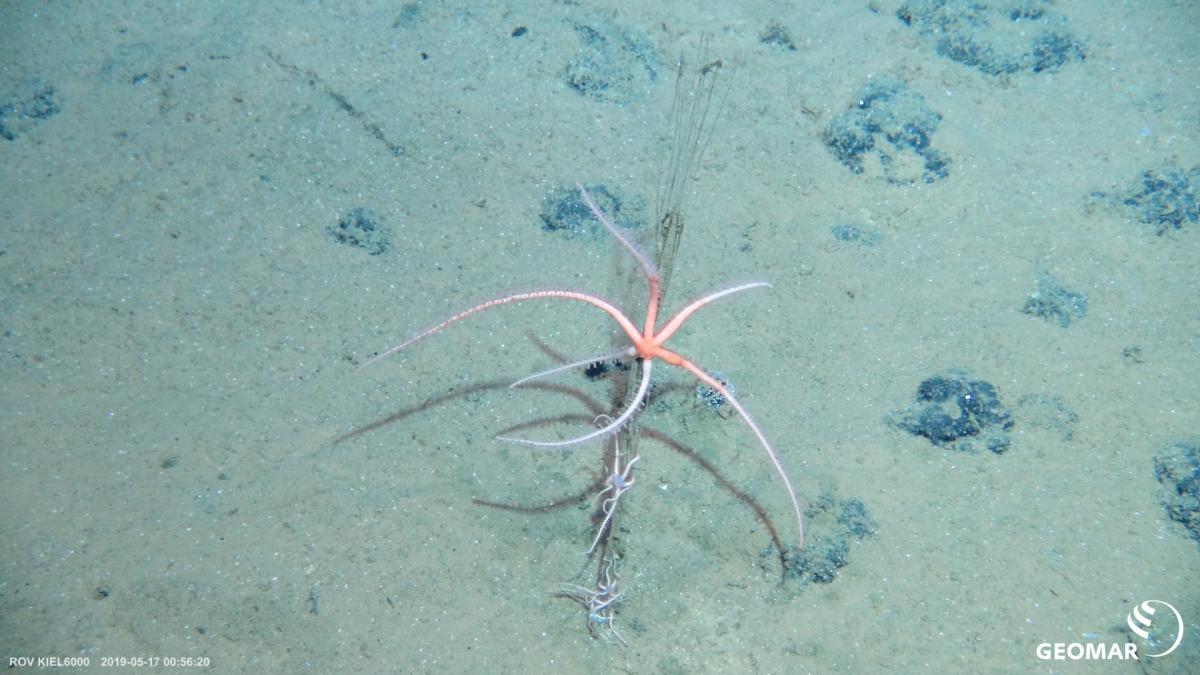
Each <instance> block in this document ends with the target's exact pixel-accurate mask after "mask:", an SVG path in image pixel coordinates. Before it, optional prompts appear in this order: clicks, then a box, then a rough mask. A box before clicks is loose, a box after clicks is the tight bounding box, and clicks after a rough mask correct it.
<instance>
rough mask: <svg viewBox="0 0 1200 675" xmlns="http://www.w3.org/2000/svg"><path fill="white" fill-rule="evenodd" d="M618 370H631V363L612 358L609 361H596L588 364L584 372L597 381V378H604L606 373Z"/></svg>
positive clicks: (590, 378)
mask: <svg viewBox="0 0 1200 675" xmlns="http://www.w3.org/2000/svg"><path fill="white" fill-rule="evenodd" d="M618 370H619V371H627V370H629V364H628V363H626V362H624V361H622V360H621V359H610V360H608V361H596V362H594V363H590V364H588V366H587V367H586V368H584V369H583V374H584V376H586V377H587V379H589V380H591V381H593V382H595V381H596V380H599V379H602V378H603V377H604V376H605V375H607V374H609V373H611V372H613V371H618Z"/></svg>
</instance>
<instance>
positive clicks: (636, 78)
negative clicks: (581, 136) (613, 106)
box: [562, 18, 659, 104]
mask: <svg viewBox="0 0 1200 675" xmlns="http://www.w3.org/2000/svg"><path fill="white" fill-rule="evenodd" d="M574 28H575V33H576V34H577V35H579V39H580V47H579V50H578V51H577V52H576V54H577V56H576V58H575V59H574V60H572V61H571V62H570V63H568V64H567V65H566V67H565V68H563V71H562V79H563V82H565V83H566V85H567V86H568V87H570V88H571V89H572V90H574V91H575V92H577V93H579V94H581V95H583V96H586V97H588V98H590V99H592V100H595V101H600V102H602V103H619V104H624V103H628V102H630V101H632V100H635V99H637V98H640V97H641V96H643V95H644V94H645V92H647V91H648V90H649V89H650V87H651V85H653V84H654V82H655V81H656V80H657V79H658V68H659V62H658V52H657V51H656V50H655V49H654V45H653V44H652V43H651V42H650V39H649V38H648V37H646V35H645V34H644V33H642V32H641V31H640V30H638V29H637V28H633V27H626V26H618V25H613V24H611V23H608V22H607V21H604V20H602V19H599V18H596V19H593V20H592V21H589V22H587V23H583V22H576V23H575V24H574Z"/></svg>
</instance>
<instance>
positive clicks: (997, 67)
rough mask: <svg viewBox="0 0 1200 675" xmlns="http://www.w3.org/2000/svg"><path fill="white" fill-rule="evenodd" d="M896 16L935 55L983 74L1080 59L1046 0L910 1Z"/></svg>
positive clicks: (1048, 68) (1050, 67)
mask: <svg viewBox="0 0 1200 675" xmlns="http://www.w3.org/2000/svg"><path fill="white" fill-rule="evenodd" d="M896 17H897V18H899V19H900V20H901V21H903V22H904V25H906V26H910V27H912V28H914V29H916V30H917V31H918V32H919V33H920V34H921V36H922V37H924V38H925V39H926V40H928V41H930V42H932V43H933V45H934V49H935V50H936V51H937V53H938V55H939V56H943V57H945V58H948V59H950V60H952V61H956V62H958V63H961V64H963V65H966V66H971V67H973V68H978V69H979V70H981V71H983V72H985V73H987V74H989V75H1004V74H1013V73H1018V72H1021V71H1032V72H1034V73H1041V72H1053V71H1055V70H1058V69H1059V68H1060V67H1062V66H1064V65H1066V64H1067V63H1070V62H1072V61H1082V60H1083V59H1084V58H1086V56H1085V54H1084V53H1083V47H1082V46H1081V45H1080V43H1079V41H1078V40H1076V39H1075V37H1074V36H1073V35H1072V33H1071V29H1070V26H1068V25H1067V21H1066V19H1065V18H1063V17H1062V16H1061V15H1058V14H1056V13H1055V12H1054V5H1053V4H1051V3H1050V2H1049V0H1007V1H1005V0H1001V1H999V2H988V3H987V4H984V3H980V2H977V1H976V0H911V1H910V2H906V3H905V4H904V5H903V6H902V7H901V8H900V9H899V11H897V12H896Z"/></svg>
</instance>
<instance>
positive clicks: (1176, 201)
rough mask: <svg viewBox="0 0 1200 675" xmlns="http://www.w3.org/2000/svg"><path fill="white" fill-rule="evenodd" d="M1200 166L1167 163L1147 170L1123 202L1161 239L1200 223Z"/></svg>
mask: <svg viewBox="0 0 1200 675" xmlns="http://www.w3.org/2000/svg"><path fill="white" fill-rule="evenodd" d="M1198 189H1200V164H1197V165H1196V166H1194V167H1192V168H1191V169H1180V168H1179V167H1177V166H1174V165H1171V164H1168V165H1166V166H1163V167H1160V168H1158V169H1150V170H1147V171H1144V172H1143V173H1142V175H1141V177H1139V178H1138V180H1137V181H1135V182H1134V184H1133V185H1132V186H1131V187H1130V188H1129V190H1127V191H1126V192H1125V195H1124V197H1123V198H1122V200H1121V203H1122V204H1124V205H1125V206H1127V207H1129V208H1131V209H1133V210H1134V211H1135V212H1136V213H1137V215H1138V219H1139V220H1140V221H1141V222H1143V223H1146V224H1147V225H1152V226H1154V228H1155V234H1157V235H1158V236H1160V237H1161V236H1162V235H1164V234H1166V233H1167V232H1170V231H1171V230H1179V229H1182V228H1183V225H1184V223H1195V222H1196V221H1197V220H1200V202H1197V200H1196V191H1197V190H1198Z"/></svg>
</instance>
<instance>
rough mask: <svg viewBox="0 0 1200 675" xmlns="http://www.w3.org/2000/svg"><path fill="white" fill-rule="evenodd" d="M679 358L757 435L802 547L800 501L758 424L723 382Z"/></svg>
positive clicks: (802, 521) (683, 364) (684, 365)
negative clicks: (792, 510)
mask: <svg viewBox="0 0 1200 675" xmlns="http://www.w3.org/2000/svg"><path fill="white" fill-rule="evenodd" d="M680 360H681V362H682V363H681V364H680V365H682V366H683V367H684V368H686V369H687V370H688V372H690V373H691V374H692V375H695V376H696V379H697V380H700V381H701V382H703V383H704V384H707V385H708V386H710V387H712V388H713V389H716V390H717V391H718V392H719V393H720V394H721V396H723V397H724V398H725V400H726V401H728V402H729V405H731V406H733V409H734V410H736V411H737V412H738V414H739V415H741V416H742V421H744V422H745V423H746V424H747V425H748V426H749V427H750V430H751V431H753V432H754V435H755V436H757V437H758V442H759V443H761V444H762V446H763V449H764V450H766V451H767V455H768V456H769V457H770V458H771V462H772V463H774V464H775V470H776V471H778V472H779V477H780V478H782V479H783V485H784V487H786V488H787V493H788V497H791V499H792V507H793V508H795V509H796V525H797V526H798V527H799V528H800V548H804V516H803V515H802V514H801V512H800V502H799V501H798V500H797V499H796V491H795V490H794V489H792V481H790V480H788V475H787V472H786V471H784V470H783V464H782V463H780V461H779V457H778V456H776V454H775V451H774V450H772V449H771V444H770V443H768V442H767V437H766V436H764V435H763V432H762V430H761V429H759V428H758V425H757V424H755V423H754V419H753V418H751V417H750V413H747V412H746V409H745V408H743V407H742V404H741V403H738V401H737V399H736V398H734V397H733V394H731V393H729V390H728V389H726V388H725V386H724V385H723V384H721V383H720V382H719V381H718V380H717V379H716V378H715V377H713V376H711V375H709V374H708V373H706V372H704V371H703V370H701V369H700V367H699V366H697V365H696V364H694V363H692V362H691V361H688V360H687V359H685V358H683V357H680Z"/></svg>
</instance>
